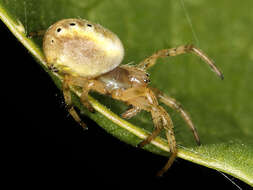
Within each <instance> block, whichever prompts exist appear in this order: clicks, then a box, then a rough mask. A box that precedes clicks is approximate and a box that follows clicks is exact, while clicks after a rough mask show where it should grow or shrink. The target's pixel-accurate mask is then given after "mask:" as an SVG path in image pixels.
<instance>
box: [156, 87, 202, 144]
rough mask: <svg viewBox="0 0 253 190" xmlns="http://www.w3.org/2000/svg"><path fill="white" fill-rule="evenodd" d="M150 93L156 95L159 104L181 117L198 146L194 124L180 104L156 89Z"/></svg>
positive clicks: (198, 140)
mask: <svg viewBox="0 0 253 190" xmlns="http://www.w3.org/2000/svg"><path fill="white" fill-rule="evenodd" d="M152 91H153V92H154V93H155V94H156V97H158V98H159V100H160V101H161V102H163V103H164V104H165V105H167V106H169V107H170V108H172V109H173V110H175V111H177V112H178V113H180V115H181V117H182V118H183V119H184V121H185V122H186V124H187V125H188V127H189V128H190V130H191V131H192V133H193V135H194V138H195V140H196V143H197V144H198V145H200V139H199V136H198V133H197V130H196V128H195V127H194V124H193V122H192V120H191V117H190V116H189V114H188V113H187V112H186V111H185V110H184V109H183V108H182V106H181V104H180V103H178V102H177V101H176V100H175V99H174V98H171V97H169V96H167V95H166V94H164V93H162V92H161V91H159V90H158V89H155V88H152Z"/></svg>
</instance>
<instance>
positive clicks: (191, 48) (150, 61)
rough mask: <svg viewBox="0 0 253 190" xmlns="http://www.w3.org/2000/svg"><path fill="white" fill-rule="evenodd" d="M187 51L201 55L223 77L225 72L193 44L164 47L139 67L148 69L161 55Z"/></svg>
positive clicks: (178, 53)
mask: <svg viewBox="0 0 253 190" xmlns="http://www.w3.org/2000/svg"><path fill="white" fill-rule="evenodd" d="M185 53H193V54H195V55H197V56H198V57H200V58H201V59H202V60H203V61H204V62H205V63H207V64H208V65H209V66H210V67H211V69H212V70H213V71H214V72H215V73H216V74H217V75H218V76H219V77H220V78H221V79H223V78H224V77H223V74H222V73H221V71H219V69H218V68H217V67H216V65H215V64H214V62H213V61H212V60H211V59H210V58H209V57H208V56H207V55H206V54H205V53H204V52H202V51H201V50H200V49H198V48H196V47H194V46H193V45H182V46H179V47H177V48H171V49H163V50H160V51H158V52H156V53H155V54H153V55H151V56H150V57H148V58H146V59H145V60H143V61H142V62H141V63H139V65H138V67H139V68H141V69H143V70H146V69H148V68H149V67H152V66H153V65H155V64H156V60H157V59H158V58H160V57H168V56H177V55H181V54H185Z"/></svg>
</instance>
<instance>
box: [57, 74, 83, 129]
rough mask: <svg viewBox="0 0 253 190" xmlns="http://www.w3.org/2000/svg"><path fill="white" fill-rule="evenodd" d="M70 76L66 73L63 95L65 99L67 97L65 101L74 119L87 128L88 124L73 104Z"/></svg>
mask: <svg viewBox="0 0 253 190" xmlns="http://www.w3.org/2000/svg"><path fill="white" fill-rule="evenodd" d="M70 83H71V82H70V78H69V77H68V76H67V75H66V76H65V77H64V80H63V86H62V89H63V95H64V99H65V103H66V105H67V109H68V111H69V113H70V115H71V116H72V117H73V119H74V120H75V121H76V122H78V123H79V124H80V125H81V126H82V127H83V128H84V129H87V126H86V125H85V123H84V122H83V121H82V120H81V119H80V117H79V115H78V114H77V112H76V110H75V108H74V106H73V104H72V100H71V93H70V88H69V85H70Z"/></svg>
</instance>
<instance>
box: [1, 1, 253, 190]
mask: <svg viewBox="0 0 253 190" xmlns="http://www.w3.org/2000/svg"><path fill="white" fill-rule="evenodd" d="M26 2H27V3H26V4H25V6H24V7H26V6H27V9H26V11H27V12H26V13H25V9H24V10H23V11H21V12H20V13H19V16H20V18H23V20H26V24H25V27H26V28H27V30H28V31H31V30H34V29H38V30H39V29H41V28H43V27H45V26H46V25H47V20H46V19H47V18H50V19H49V20H58V19H60V18H65V17H72V16H74V15H75V11H76V10H78V11H79V12H81V10H84V11H86V12H84V13H83V15H80V16H86V17H87V18H88V19H89V20H92V21H95V22H98V23H100V24H103V25H104V26H106V27H108V28H110V29H111V30H112V31H114V32H115V33H117V34H118V35H119V37H120V38H121V39H122V41H123V43H124V45H125V48H126V59H125V62H124V63H129V62H131V61H134V62H135V63H138V62H139V61H141V60H142V59H143V58H144V57H146V56H148V55H150V54H152V53H153V52H154V51H156V50H159V49H162V48H166V47H175V46H177V45H181V44H186V43H194V44H195V45H197V46H198V47H200V48H201V49H203V50H204V51H205V52H207V53H208V54H209V55H210V56H211V57H212V58H214V60H215V62H216V63H217V65H218V66H219V68H221V70H222V71H223V72H224V75H225V80H224V81H219V79H217V77H215V76H214V73H212V72H210V70H209V68H208V67H207V66H205V65H204V64H203V63H202V62H201V61H199V60H198V59H196V58H194V56H191V55H186V56H181V57H178V58H173V59H170V60H165V59H163V60H161V61H160V62H161V63H164V64H160V65H157V66H155V67H154V69H152V70H151V71H150V72H151V76H152V77H153V81H152V83H151V85H153V86H156V87H158V88H160V89H163V91H165V92H166V93H168V94H170V95H172V96H173V97H176V98H177V99H178V100H179V101H180V102H181V103H182V104H183V105H184V106H185V108H186V109H187V110H188V112H190V113H191V116H192V118H193V121H194V122H195V123H196V125H197V126H205V127H199V128H198V131H199V133H200V136H201V137H202V138H201V140H202V142H203V143H204V144H206V145H208V144H210V145H211V144H212V143H217V142H219V143H225V142H228V141H230V140H235V141H239V142H240V143H244V142H245V143H246V144H247V145H248V146H249V147H251V148H252V140H250V139H252V138H251V137H252V136H253V135H252V131H253V130H252V123H253V119H252V111H253V102H252V101H251V96H252V93H253V86H252V85H251V83H252V74H253V73H252V72H253V66H252V61H253V53H252V52H253V45H252V44H253V39H252V33H251V30H252V29H251V25H252V21H253V14H252V7H253V6H252V5H253V2H252V1H250V0H245V1H243V2H242V1H235V0H232V1H228V0H227V1H226V0H225V1H222V2H221V1H218V0H214V1H204V0H197V1H194V2H192V1H187V0H184V1H162V0H161V1H157V3H155V2H153V1H147V3H145V2H146V1H138V2H135V1H130V0H129V1H125V2H124V3H118V1H109V0H108V1H74V0H71V1H67V0H62V1H60V0H58V1H57V2H58V3H60V4H69V6H70V7H71V8H70V9H68V10H66V11H64V10H61V9H59V10H58V13H57V14H54V13H53V11H52V10H51V9H50V6H51V5H50V3H48V4H47V5H46V6H45V7H46V8H47V9H45V10H48V11H45V12H43V11H42V13H41V14H40V15H41V17H40V18H36V19H31V21H30V20H29V18H30V17H32V16H33V14H34V15H35V14H37V13H35V12H36V11H35V10H34V12H32V11H31V12H29V2H30V1H26ZM39 2H41V1H38V5H39V4H40V3H39ZM151 2H152V3H151ZM7 5H8V3H7ZM45 7H44V8H45ZM13 8H15V7H13ZM52 9H53V10H54V11H56V8H53V7H52ZM79 9H80V10H79ZM36 10H37V9H36ZM38 10H40V9H39V8H38ZM91 10H92V11H91ZM27 15H30V16H27ZM75 16H79V15H75ZM43 19H44V20H45V21H44V23H43V22H39V21H40V20H43ZM36 20H39V21H38V22H36ZM29 22H31V23H29ZM30 24H31V25H33V27H32V28H29V26H30ZM0 27H1V28H0V31H1V36H0V40H1V49H2V54H1V56H2V61H1V63H2V74H1V79H2V80H1V81H2V86H3V88H2V89H3V90H2V91H1V92H2V95H3V98H2V102H3V105H4V106H3V108H2V110H3V111H4V115H3V116H2V119H3V120H4V121H6V123H5V124H4V125H3V129H7V130H8V133H3V135H4V136H5V137H7V140H5V148H6V152H7V153H5V154H4V156H6V158H7V160H8V162H6V164H5V163H4V165H5V166H7V167H8V170H6V174H5V175H6V176H7V177H8V176H9V177H10V178H11V179H12V180H11V181H12V183H10V185H12V184H14V182H15V183H18V184H20V185H21V184H22V185H29V184H30V185H33V184H34V185H35V187H39V186H42V185H45V186H48V185H49V184H50V183H53V186H55V187H57V186H58V185H64V186H65V185H71V186H73V185H76V184H81V185H82V187H83V188H85V187H86V185H87V186H88V185H93V186H94V187H96V186H101V185H102V186H104V187H107V186H110V187H118V188H119V189H120V188H122V187H128V188H131V187H133V186H135V187H139V188H148V187H154V188H157V189H158V188H164V187H166V188H168V189H169V188H171V187H172V186H173V187H174V188H178V189H181V188H185V187H188V188H196V189H200V188H201V189H202V188H206V187H207V186H208V187H209V188H218V187H226V188H229V189H237V187H236V186H235V185H233V184H232V183H231V182H230V181H229V180H228V179H226V178H225V177H224V176H223V175H222V174H220V173H219V172H217V171H215V170H211V169H208V168H205V167H202V166H199V165H197V164H193V163H190V162H187V161H184V160H182V159H180V158H178V159H177V160H176V162H175V164H174V165H173V166H172V168H171V169H170V170H169V171H168V172H167V173H166V174H165V176H164V177H163V178H156V177H155V173H156V172H157V171H158V170H159V169H160V168H161V167H162V166H163V164H164V163H165V162H166V161H167V158H165V157H162V156H158V155H154V154H152V153H150V152H146V151H144V150H139V149H136V148H134V147H132V146H130V145H127V144H126V143H123V142H121V141H119V140H118V139H116V138H115V137H112V136H111V135H110V134H108V133H106V132H105V131H104V130H103V129H102V128H101V127H99V126H97V124H96V123H95V122H93V121H91V120H90V119H89V118H86V117H85V116H83V120H84V121H85V122H86V123H87V124H88V126H89V130H88V131H83V130H82V129H81V128H80V127H79V126H78V124H76V123H75V122H74V121H73V119H72V118H71V117H70V116H69V115H68V113H67V111H66V109H65V105H64V103H63V102H64V100H63V97H62V94H61V92H60V91H59V90H58V89H57V88H56V87H55V85H54V83H53V82H52V80H51V79H50V77H49V76H48V74H47V73H46V72H45V71H44V70H43V69H42V68H41V67H40V65H39V64H37V63H36V61H35V60H34V58H33V57H32V56H31V55H30V54H29V52H28V51H27V50H26V49H25V48H24V47H23V46H22V44H21V43H20V42H18V41H17V40H16V39H15V38H14V36H13V35H12V34H11V32H9V31H8V29H7V27H5V26H4V24H3V23H2V22H1V23H0ZM37 41H38V44H41V39H38V40H37ZM166 63H168V64H166ZM163 81H166V82H163ZM167 81H168V82H167ZM104 101H105V102H104V103H106V102H107V100H104ZM119 109H120V108H119ZM171 114H172V117H173V119H174V123H176V125H177V126H178V129H176V135H177V137H178V139H179V140H180V142H181V143H183V144H187V143H189V144H193V143H194V142H193V140H192V139H193V138H192V136H191V134H190V133H188V129H187V128H186V127H185V126H184V124H183V122H182V120H181V119H180V118H179V117H178V116H177V114H175V113H171ZM136 120H138V118H137V119H136ZM133 121H135V120H133ZM136 122H137V121H136ZM184 131H187V133H185V132H184ZM5 134H7V135H5ZM185 134H187V135H185ZM244 140H245V141H244ZM251 151H252V149H251ZM230 178H231V179H232V180H233V181H234V182H235V183H236V184H238V185H239V186H240V187H242V188H243V189H249V188H250V187H249V186H248V185H246V184H245V183H243V182H241V181H240V180H238V179H235V178H233V177H231V176H230Z"/></svg>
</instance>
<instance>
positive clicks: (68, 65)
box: [43, 19, 124, 77]
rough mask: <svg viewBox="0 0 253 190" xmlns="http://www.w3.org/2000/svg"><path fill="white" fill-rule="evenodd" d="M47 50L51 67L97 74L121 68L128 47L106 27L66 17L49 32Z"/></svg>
mask: <svg viewBox="0 0 253 190" xmlns="http://www.w3.org/2000/svg"><path fill="white" fill-rule="evenodd" d="M43 51H44V53H45V56H46V60H47V63H48V64H49V66H53V67H55V68H57V69H58V70H59V71H61V72H62V73H64V74H65V73H67V74H71V75H74V76H75V75H76V76H82V77H96V76H99V75H101V74H103V73H106V72H109V71H111V70H113V69H114V68H115V67H117V66H118V65H119V64H120V63H121V61H122V59H123V57H124V48H123V45H122V43H121V41H120V39H119V38H118V37H117V36H116V35H115V34H114V33H112V32H111V31H109V30H107V29H105V28H104V27H102V26H100V25H98V24H94V23H91V22H89V21H86V20H80V19H64V20H61V21H59V22H57V23H55V24H54V25H52V26H51V27H50V28H49V29H48V30H47V32H46V34H45V36H44V41H43Z"/></svg>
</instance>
